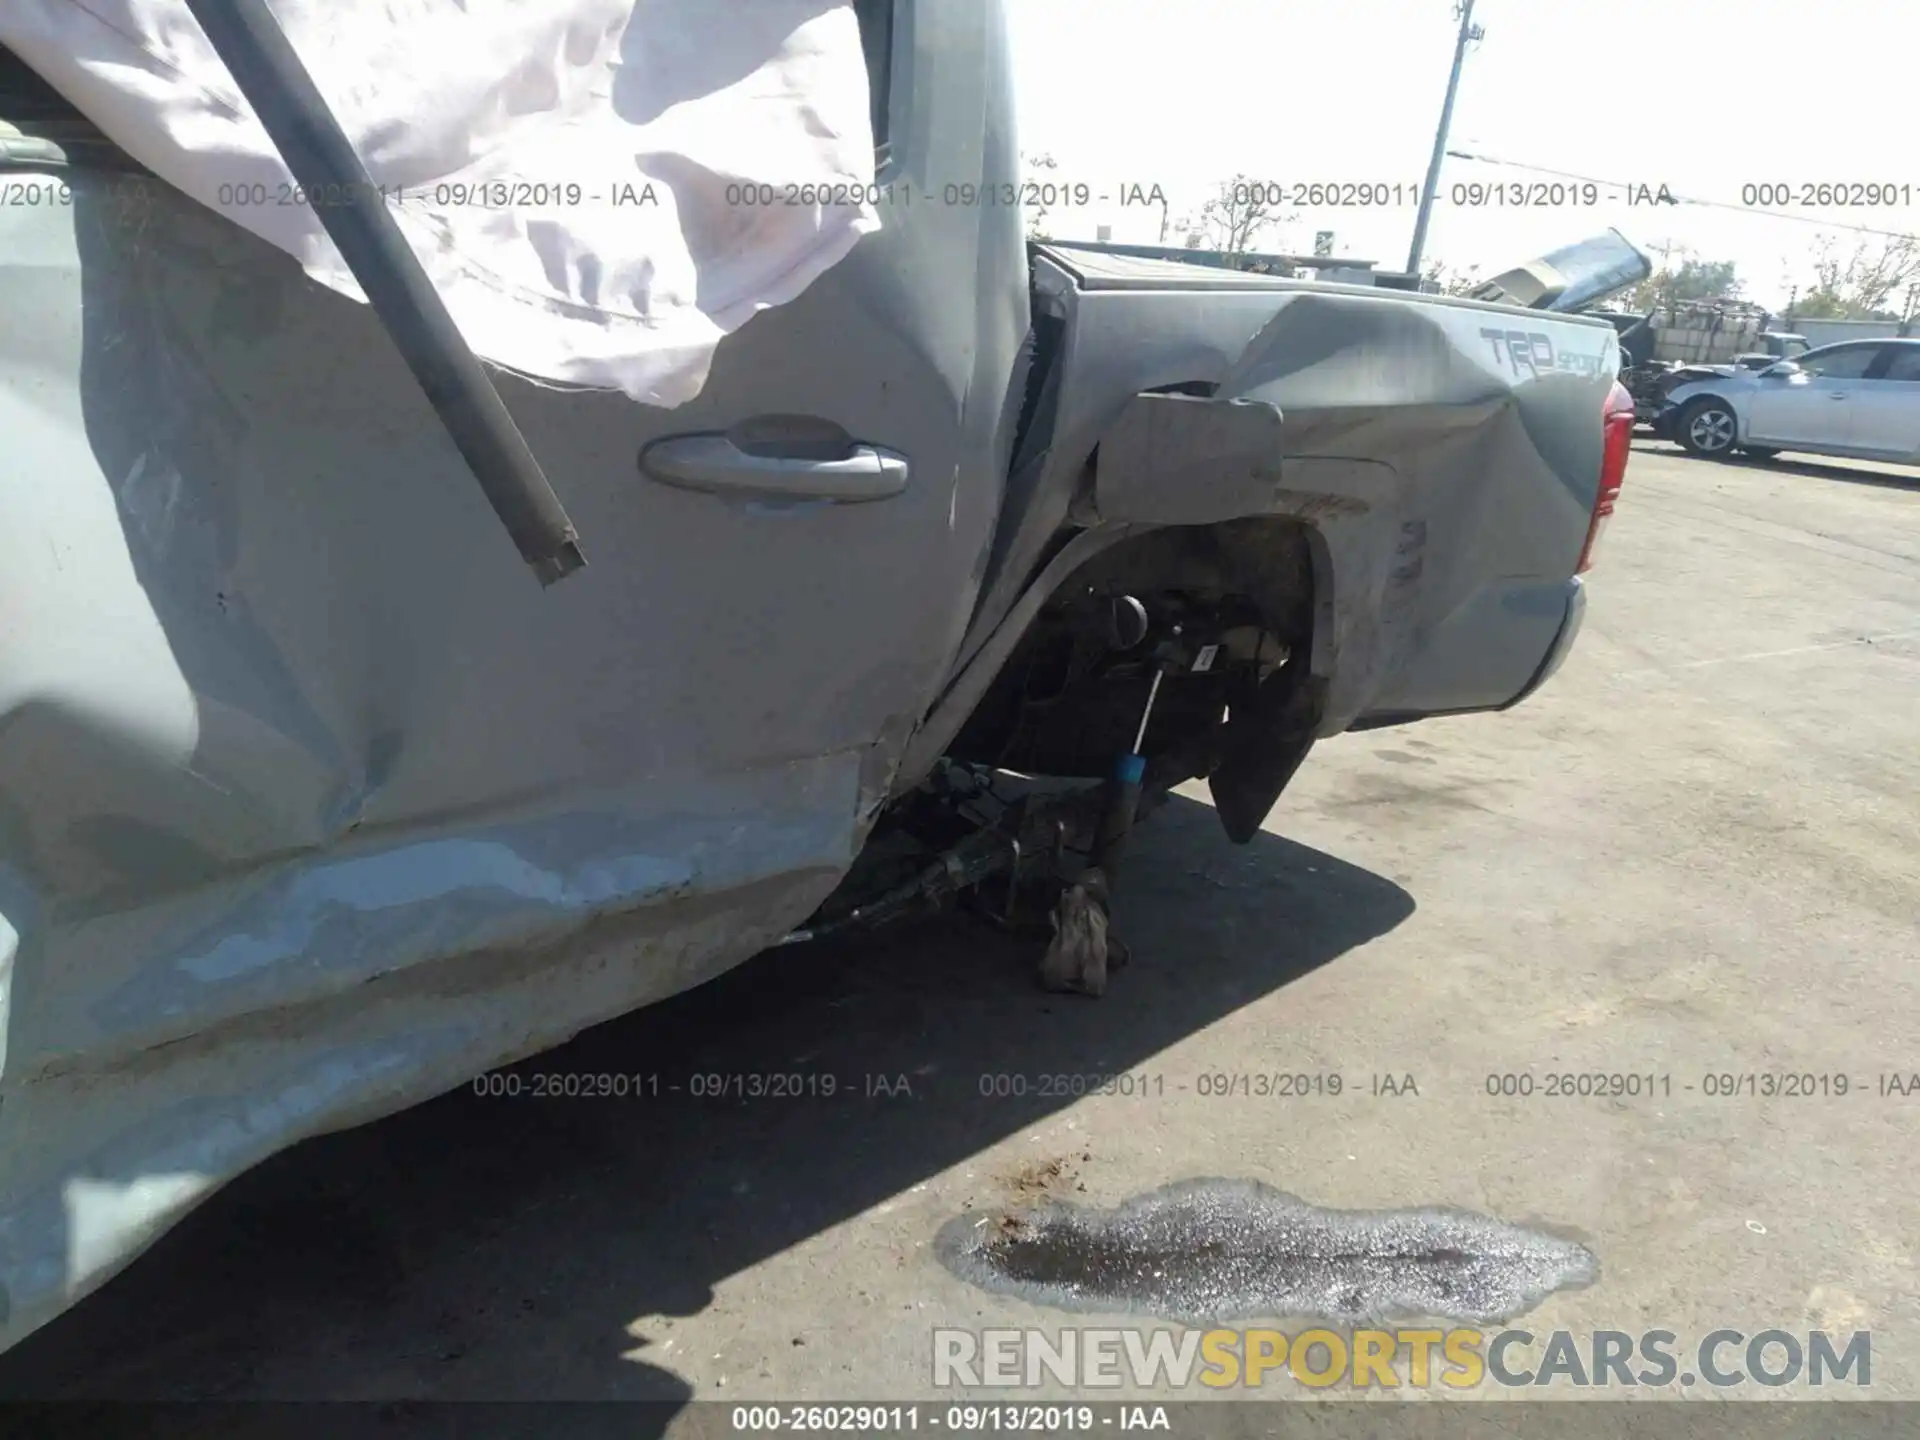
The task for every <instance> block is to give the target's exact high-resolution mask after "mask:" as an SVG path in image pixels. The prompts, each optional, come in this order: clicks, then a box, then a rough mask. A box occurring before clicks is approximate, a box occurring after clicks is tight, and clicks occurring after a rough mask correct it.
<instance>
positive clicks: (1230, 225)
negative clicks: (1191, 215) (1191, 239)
mask: <svg viewBox="0 0 1920 1440" xmlns="http://www.w3.org/2000/svg"><path fill="white" fill-rule="evenodd" d="M1279 193H1280V189H1279V187H1278V186H1277V185H1267V184H1263V183H1262V182H1261V181H1258V180H1255V179H1254V178H1253V177H1251V176H1249V175H1236V176H1234V177H1233V179H1231V180H1222V181H1221V182H1220V189H1219V193H1218V194H1216V195H1215V196H1214V197H1213V198H1212V199H1211V200H1209V201H1207V203H1206V204H1204V205H1202V206H1201V207H1200V218H1199V219H1198V220H1182V221H1181V222H1180V228H1181V229H1182V230H1184V231H1186V232H1187V233H1189V234H1194V233H1197V234H1198V235H1199V236H1200V248H1201V249H1206V250H1220V251H1224V252H1225V253H1226V254H1228V255H1245V254H1246V253H1247V252H1248V251H1250V250H1252V249H1253V248H1254V242H1255V241H1256V240H1258V239H1259V238H1260V237H1261V235H1263V234H1265V233H1266V232H1267V231H1268V230H1271V229H1272V228H1273V227H1274V226H1276V225H1288V224H1292V223H1293V222H1294V221H1295V220H1298V219H1299V218H1300V217H1299V215H1297V214H1288V215H1283V214H1281V213H1280V209H1279V206H1278V204H1276V203H1275V202H1276V201H1277V199H1278V197H1279Z"/></svg>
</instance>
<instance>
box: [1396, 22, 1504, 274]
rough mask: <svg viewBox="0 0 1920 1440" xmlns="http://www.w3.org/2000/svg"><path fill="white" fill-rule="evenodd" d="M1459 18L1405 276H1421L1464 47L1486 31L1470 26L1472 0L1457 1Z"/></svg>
mask: <svg viewBox="0 0 1920 1440" xmlns="http://www.w3.org/2000/svg"><path fill="white" fill-rule="evenodd" d="M1454 10H1455V13H1457V14H1458V15H1459V16H1460V36H1459V38H1458V39H1457V40H1455V41H1454V42H1453V73H1452V74H1451V75H1449V76H1447V98H1446V103H1445V104H1443V105H1441V107H1440V128H1439V129H1438V130H1437V131H1435V132H1434V136H1433V159H1431V160H1430V161H1428V162H1427V183H1426V184H1425V185H1423V186H1421V187H1420V213H1419V215H1418V217H1417V218H1416V219H1415V220H1414V222H1413V249H1412V250H1411V251H1409V252H1408V255H1407V273H1408V274H1410V275H1415V276H1418V275H1419V273H1420V252H1421V251H1422V250H1423V249H1425V248H1426V243H1427V215H1428V212H1429V211H1431V210H1432V209H1433V197H1434V195H1435V194H1436V193H1438V191H1439V189H1440V162H1441V160H1443V159H1444V158H1445V157H1446V153H1447V131H1448V130H1449V129H1451V128H1452V126H1453V97H1454V96H1455V95H1456V94H1458V93H1459V90H1460V66H1461V64H1462V62H1464V61H1465V60H1466V58H1467V46H1468V45H1470V44H1471V43H1473V42H1474V41H1476V40H1479V39H1482V38H1483V37H1484V36H1485V35H1486V33H1487V32H1486V31H1485V30H1483V29H1481V28H1480V27H1479V26H1478V25H1475V24H1474V23H1473V0H1459V3H1458V4H1456V5H1455V6H1454Z"/></svg>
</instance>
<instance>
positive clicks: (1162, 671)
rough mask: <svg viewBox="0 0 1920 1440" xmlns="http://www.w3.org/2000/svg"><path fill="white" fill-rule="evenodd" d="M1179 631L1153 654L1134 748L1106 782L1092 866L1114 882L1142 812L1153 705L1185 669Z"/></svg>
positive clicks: (1175, 630) (1117, 764)
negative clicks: (1172, 674) (1163, 686)
mask: <svg viewBox="0 0 1920 1440" xmlns="http://www.w3.org/2000/svg"><path fill="white" fill-rule="evenodd" d="M1179 637H1180V627H1179V626H1178V625H1175V626H1174V627H1173V639H1172V640H1171V641H1170V642H1169V643H1168V644H1165V645H1162V646H1160V647H1159V648H1158V649H1157V650H1156V651H1155V652H1154V660H1153V682H1152V684H1150V685H1149V686H1148V687H1147V703H1146V704H1145V705H1144V706H1142V707H1141V710H1140V726H1139V728H1138V729H1137V730H1135V731H1134V735H1133V748H1132V749H1131V750H1129V751H1127V753H1126V754H1124V755H1122V756H1121V757H1120V758H1119V759H1118V760H1117V761H1115V762H1114V767H1113V775H1112V777H1111V778H1110V779H1109V780H1108V781H1107V793H1106V803H1105V805H1104V806H1103V807H1102V809H1101V812H1100V828H1099V829H1098V830H1097V831H1096V832H1095V837H1094V842H1093V856H1092V861H1093V864H1095V865H1097V866H1098V867H1099V868H1100V869H1101V870H1103V871H1105V872H1106V875H1107V878H1108V879H1109V880H1111V879H1112V878H1113V874H1114V871H1115V869H1116V868H1118V866H1119V864H1120V853H1121V851H1123V850H1124V849H1125V848H1126V844H1127V836H1128V835H1129V834H1131V833H1132V831H1133V821H1134V817H1135V815H1137V814H1138V813H1139V810H1140V789H1141V785H1142V782H1143V781H1144V780H1145V779H1146V775H1147V758H1146V754H1145V749H1146V743H1147V725H1148V723H1149V722H1150V721H1152V719H1153V704H1154V701H1156V700H1158V699H1159V698H1160V682H1161V681H1162V680H1164V679H1166V677H1167V674H1168V672H1169V671H1173V670H1180V669H1184V668H1185V666H1184V665H1183V664H1182V663H1181V660H1180V656H1179V653H1178V650H1179V644H1180V639H1179Z"/></svg>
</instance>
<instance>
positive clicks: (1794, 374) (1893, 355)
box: [1654, 339, 1920, 464]
mask: <svg viewBox="0 0 1920 1440" xmlns="http://www.w3.org/2000/svg"><path fill="white" fill-rule="evenodd" d="M1654 431H1655V433H1656V434H1658V435H1660V436H1661V437H1662V438H1664V439H1669V440H1673V441H1676V442H1678V443H1679V445H1680V446H1681V447H1682V448H1683V449H1684V450H1686V451H1687V452H1688V453H1689V454H1692V455H1699V456H1704V457H1706V458H1708V459H1716V460H1717V459H1724V458H1726V457H1727V456H1729V455H1731V454H1733V453H1734V452H1735V451H1740V452H1743V453H1745V454H1747V455H1751V456H1755V457H1757V458H1760V459H1766V458H1768V457H1769V456H1772V455H1776V454H1778V453H1779V452H1780V451H1782V450H1800V451H1805V452H1808V453H1810V454H1815V455H1838V456H1845V457H1849V458H1852V459H1857V460H1890V461H1894V462H1896V463H1899V464H1920V339H1915V340H1848V341H1845V342H1843V343H1841V344H1838V345H1826V346H1822V347H1821V348H1820V349H1818V350H1809V351H1807V353H1806V354H1804V355H1802V356H1800V358H1799V359H1798V360H1782V361H1780V362H1779V363H1778V364H1774V365H1769V366H1768V367H1766V368H1765V369H1764V370H1758V371H1755V370H1735V371H1733V372H1732V373H1729V374H1725V375H1714V376H1711V377H1703V378H1701V379H1698V380H1693V381H1690V382H1689V383H1687V384H1683V385H1679V386H1676V387H1674V388H1673V389H1672V390H1671V391H1669V392H1668V393H1667V396H1666V400H1665V404H1664V405H1663V406H1662V408H1661V410H1660V413H1659V415H1658V416H1656V417H1655V420H1654Z"/></svg>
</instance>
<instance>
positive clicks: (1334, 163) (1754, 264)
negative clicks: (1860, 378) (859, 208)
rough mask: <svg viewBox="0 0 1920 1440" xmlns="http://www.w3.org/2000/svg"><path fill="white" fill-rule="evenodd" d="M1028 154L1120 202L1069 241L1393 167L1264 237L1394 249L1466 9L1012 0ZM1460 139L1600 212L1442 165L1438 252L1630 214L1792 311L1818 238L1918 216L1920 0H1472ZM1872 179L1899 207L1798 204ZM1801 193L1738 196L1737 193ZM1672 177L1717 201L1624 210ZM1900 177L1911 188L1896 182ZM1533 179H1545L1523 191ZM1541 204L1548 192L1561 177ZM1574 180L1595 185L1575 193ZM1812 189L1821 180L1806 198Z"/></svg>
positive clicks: (1915, 220)
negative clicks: (1593, 197) (1467, 187)
mask: <svg viewBox="0 0 1920 1440" xmlns="http://www.w3.org/2000/svg"><path fill="white" fill-rule="evenodd" d="M1006 9H1007V13H1008V25H1009V30H1010V34H1011V36H1012V41H1013V46H1014V64H1015V76H1016V89H1017V99H1018V106H1019V115H1018V124H1019V134H1020V148H1021V150H1022V151H1023V152H1024V153H1025V154H1027V155H1028V156H1033V155H1039V154H1046V155H1051V156H1052V157H1053V159H1054V161H1055V164H1056V167H1057V168H1055V169H1053V170H1051V171H1042V170H1032V171H1030V172H1029V174H1030V177H1031V178H1033V179H1035V180H1055V181H1067V182H1070V183H1074V184H1079V183H1082V182H1084V183H1085V184H1086V185H1087V187H1088V189H1089V191H1090V192H1091V193H1092V194H1094V195H1096V196H1098V195H1102V194H1104V195H1106V196H1108V197H1109V199H1108V200H1107V202H1106V203H1104V204H1102V203H1099V202H1098V201H1095V202H1094V203H1092V204H1090V205H1088V206H1086V207H1084V208H1075V209H1062V208H1058V207H1056V208H1055V209H1054V210H1053V211H1052V212H1051V213H1049V215H1048V216H1047V218H1046V225H1047V228H1048V230H1049V232H1050V233H1052V234H1053V235H1055V236H1058V237H1060V238H1062V239H1089V240H1091V239H1094V238H1096V233H1097V227H1098V226H1099V225H1102V224H1106V225H1110V226H1111V227H1112V235H1111V238H1112V239H1113V240H1115V241H1123V242H1125V241H1133V242H1138V243H1145V244H1154V243H1158V242H1159V239H1160V227H1161V212H1160V209H1159V207H1158V206H1157V205H1152V206H1146V207H1142V206H1137V205H1136V206H1121V205H1120V204H1119V203H1118V198H1119V197H1120V196H1121V195H1122V194H1123V193H1126V192H1125V190H1124V187H1128V186H1134V185H1138V186H1140V187H1142V189H1143V190H1146V189H1149V188H1150V187H1151V186H1153V185H1156V184H1157V185H1159V186H1160V187H1161V190H1162V193H1164V194H1165V195H1166V196H1167V199H1168V209H1169V211H1170V215H1171V218H1172V219H1173V221H1174V222H1175V223H1174V225H1173V227H1172V229H1171V230H1170V231H1169V234H1168V240H1167V243H1169V244H1176V245H1177V244H1180V243H1182V240H1183V239H1184V236H1183V235H1182V234H1181V233H1180V227H1179V225H1178V221H1179V219H1180V218H1181V217H1182V216H1183V215H1186V214H1197V213H1198V211H1199V209H1200V206H1201V204H1202V203H1203V202H1204V201H1205V200H1206V199H1207V198H1208V197H1209V196H1210V195H1212V194H1213V193H1214V192H1215V191H1216V190H1217V188H1218V186H1219V184H1220V182H1221V181H1223V180H1228V179H1230V178H1231V177H1233V176H1234V175H1237V174H1246V175H1249V176H1253V177H1257V178H1260V179H1263V180H1272V181H1279V182H1282V183H1284V184H1288V185H1291V184H1294V183H1314V182H1332V183H1347V182H1374V183H1376V184H1377V185H1379V186H1380V187H1381V189H1382V190H1383V191H1384V190H1385V189H1386V187H1388V186H1390V185H1392V184H1395V183H1398V184H1399V185H1400V187H1401V192H1402V197H1403V203H1399V204H1393V203H1389V204H1388V205H1386V206H1384V207H1381V206H1372V207H1354V208H1347V209H1341V210H1330V209H1319V210H1303V211H1301V212H1300V218H1299V219H1298V221H1297V222H1295V223H1293V224H1290V225H1286V226H1282V227H1279V228H1276V229H1275V230H1272V231H1269V232H1267V233H1266V234H1265V235H1263V236H1262V237H1261V239H1260V240H1259V241H1258V243H1257V247H1256V248H1260V249H1269V250H1280V251H1298V252H1302V253H1305V252H1309V251H1310V250H1311V248H1312V242H1313V235H1314V232H1315V231H1319V230H1331V231H1333V232H1334V236H1335V241H1334V253H1335V254H1336V255H1344V256H1351V257H1356V258H1361V259H1368V260H1373V261H1376V262H1378V263H1379V264H1380V265H1381V266H1382V267H1385V268H1392V269H1400V268H1402V267H1404V266H1405V264H1406V260H1407V250H1408V245H1409V242H1410V241H1411V239H1412V235H1413V224H1414V216H1415V208H1414V206H1415V197H1416V196H1417V194H1418V189H1419V185H1420V181H1421V179H1422V177H1423V176H1424V174H1425V171H1426V166H1427V160H1428V156H1429V154H1430V152H1431V149H1432V146H1433V137H1434V130H1435V126H1436V125H1437V123H1438V121H1439V117H1440V107H1441V102H1442V100H1443V98H1444V96H1445V92H1446V84H1447V71H1448V67H1449V65H1450V64H1451V61H1452V58H1453V43H1454V36H1455V33H1456V31H1457V29H1458V21H1457V20H1456V18H1455V16H1454V13H1453V6H1452V0H1323V3H1317V4H1306V3H1300V0H1006ZM1473 18H1474V22H1475V23H1476V24H1477V25H1479V26H1481V27H1482V28H1483V29H1484V30H1485V32H1486V33H1485V37H1484V38H1483V39H1482V40H1481V41H1479V42H1478V44H1477V45H1475V46H1474V47H1473V48H1472V49H1470V50H1469V52H1468V55H1467V59H1466V65H1465V68H1464V70H1463V72H1462V76H1461V81H1460V92H1459V97H1458V99H1457V101H1456V104H1455V109H1454V117H1453V127H1452V132H1451V135H1450V138H1449V148H1451V149H1457V150H1462V151H1466V152H1469V153H1471V154H1474V155H1477V156H1485V157H1489V158H1491V159H1495V160H1502V161H1507V162H1512V163H1513V164H1517V165H1529V166H1536V167H1543V168H1544V169H1547V170H1553V171H1562V172H1567V173H1570V174H1573V175H1578V176H1582V177H1591V178H1593V179H1595V180H1600V181H1606V182H1613V183H1610V184H1608V185H1605V186H1603V187H1602V191H1601V194H1600V197H1599V203H1597V204H1594V205H1587V204H1584V203H1581V204H1558V205H1551V204H1550V205H1548V206H1545V207H1533V206H1523V207H1516V206H1513V205H1510V204H1509V205H1485V204H1483V205H1474V204H1471V203H1463V204H1454V203H1451V201H1452V187H1453V186H1454V184H1455V183H1456V182H1459V183H1462V184H1477V185H1478V186H1480V187H1481V188H1480V192H1479V193H1480V194H1482V195H1483V196H1487V195H1490V192H1488V191H1487V190H1486V189H1485V187H1486V186H1487V185H1488V184H1489V183H1491V182H1505V183H1506V184H1507V185H1509V186H1511V185H1513V184H1514V183H1515V182H1520V183H1526V184H1532V185H1536V186H1552V185H1554V184H1556V183H1562V184H1564V183H1565V182H1563V181H1559V179H1558V177H1556V176H1553V175H1549V174H1541V173H1534V172H1530V171H1527V170H1522V169H1517V168H1508V167H1502V166H1496V165H1492V164H1488V163H1482V162H1479V161H1468V160H1460V159H1448V160H1447V161H1446V162H1445V166H1444V168H1443V169H1442V171H1441V176H1440V195H1441V198H1440V200H1439V202H1438V203H1437V204H1436V205H1435V207H1434V212H1433V217H1432V219H1431V221H1430V222H1429V226H1428V232H1427V242H1426V248H1425V259H1426V260H1427V261H1428V262H1431V261H1434V260H1438V261H1440V262H1442V263H1444V264H1445V265H1447V266H1448V267H1449V268H1451V269H1455V270H1464V269H1465V268H1467V267H1468V266H1474V265H1477V266H1479V267H1480V270H1479V273H1480V275H1481V276H1482V277H1483V278H1484V277H1486V276H1490V275H1492V274H1495V273H1497V272H1498V271H1500V270H1504V269H1507V268H1509V267H1510V266H1512V265H1516V264H1519V263H1521V262H1523V261H1526V260H1529V259H1531V258H1533V257H1534V256H1537V255H1539V254H1541V253H1543V252H1545V251H1547V250H1550V249H1552V248H1554V247H1555V246H1557V245H1560V244H1563V243H1565V242H1567V241H1571V240H1576V239H1579V238H1582V237H1583V236H1586V235H1591V234H1596V233H1598V232H1600V231H1602V230H1605V229H1607V228H1609V227H1615V228H1618V229H1619V230H1620V231H1621V232H1622V233H1624V234H1625V235H1626V236H1627V238H1628V239H1630V240H1632V241H1633V242H1634V243H1635V244H1637V245H1639V246H1640V247H1641V248H1642V249H1643V250H1649V251H1653V252H1658V251H1659V250H1660V249H1662V248H1663V247H1666V246H1675V247H1679V248H1678V250H1677V251H1676V252H1675V258H1676V259H1678V258H1680V255H1681V254H1684V253H1686V252H1692V253H1695V254H1697V255H1698V256H1699V257H1700V258H1702V259H1704V260H1732V261H1734V262H1735V264H1736V266H1737V274H1738V275H1739V277H1740V279H1741V280H1742V281H1743V282H1744V287H1745V288H1744V290H1743V291H1742V293H1743V294H1744V295H1745V296H1746V298H1748V299H1751V300H1755V301H1758V302H1760V303H1762V304H1765V305H1767V306H1769V307H1770V308H1773V309H1780V308H1783V307H1784V305H1785V303H1786V301H1787V299H1788V297H1789V295H1790V293H1791V291H1792V289H1793V287H1795V286H1796V285H1797V286H1799V287H1800V288H1802V289H1804V288H1806V287H1807V286H1808V285H1809V284H1810V283H1811V281H1812V278H1813V271H1812V259H1813V256H1814V254H1815V251H1816V247H1817V245H1818V244H1819V243H1820V242H1821V241H1822V239H1823V237H1824V238H1825V239H1827V240H1830V241H1831V242H1832V243H1833V244H1834V245H1835V246H1836V247H1837V248H1838V249H1839V250H1840V251H1841V252H1843V253H1844V252H1845V251H1848V250H1850V249H1851V248H1852V247H1853V246H1854V245H1855V244H1856V243H1859V242H1863V241H1864V242H1866V243H1867V244H1869V245H1870V246H1873V247H1875V248H1877V247H1879V246H1880V245H1881V244H1882V243H1883V241H1882V240H1881V239H1880V238H1878V237H1875V236H1871V235H1863V234H1856V233H1850V232H1848V231H1846V230H1843V229H1840V228H1838V227H1841V226H1848V225H1852V226H1863V227H1868V228H1870V229H1877V230H1888V231H1896V232H1901V233H1920V106H1916V105H1915V103H1914V91H1915V88H1916V86H1917V85H1920V65H1917V64H1916V61H1917V60H1920V44H1916V42H1917V41H1920V0H1476V3H1475V6H1474V14H1473ZM1855 182H1863V183H1864V182H1873V183H1878V184H1880V185H1883V186H1885V187H1887V190H1888V192H1889V193H1891V194H1893V195H1894V198H1895V200H1896V203H1894V204H1891V205H1887V204H1877V205H1867V206H1859V207H1855V208H1846V209H1838V208H1834V207H1833V206H1831V205H1821V206H1815V205H1803V204H1801V203H1799V202H1800V201H1801V199H1802V198H1803V197H1802V196H1801V195H1799V194H1798V193H1797V192H1798V191H1799V190H1800V188H1801V187H1802V186H1806V185H1817V184H1821V183H1828V184H1841V185H1850V184H1854V183H1855ZM1762 184H1767V185H1776V186H1783V187H1785V188H1786V194H1787V203H1778V202H1776V203H1773V204H1771V205H1768V206H1767V207H1766V208H1768V209H1772V210H1776V211H1781V212H1784V213H1785V214H1786V215H1787V216H1791V217H1796V218H1775V217H1772V216H1768V215H1762V214H1758V213H1755V210H1754V209H1752V208H1748V209H1743V208H1741V207H1742V204H1743V201H1749V200H1750V199H1751V200H1758V199H1760V198H1762V197H1760V196H1758V195H1755V196H1752V197H1748V196H1747V195H1746V194H1745V193H1744V187H1746V186H1749V185H1762ZM1639 185H1644V186H1647V187H1649V189H1650V190H1651V191H1657V190H1658V188H1659V187H1660V186H1662V185H1664V186H1666V187H1667V189H1668V190H1669V191H1670V192H1671V193H1672V194H1674V195H1676V196H1681V197H1686V198H1689V199H1697V200H1710V201H1717V202H1721V203H1722V204H1724V205H1728V206H1731V207H1734V208H1731V209H1716V208H1710V207H1707V206H1698V205H1679V206H1667V205H1645V204H1642V205H1630V204H1628V203H1627V201H1628V193H1629V192H1628V191H1627V190H1626V189H1624V188H1622V187H1626V186H1639ZM1902 185H1904V186H1906V187H1907V193H1906V194H1904V195H1902V194H1899V193H1898V192H1897V191H1896V190H1895V188H1894V187H1898V186H1902ZM1535 193H1536V194H1537V193H1538V192H1535ZM1548 196H1549V198H1550V199H1551V198H1555V197H1553V196H1552V194H1551V192H1548ZM1584 198H1585V197H1584V196H1582V197H1581V199H1582V200H1584ZM1806 198H1810V199H1819V198H1821V197H1819V196H1818V195H1815V196H1811V197H1806Z"/></svg>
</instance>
